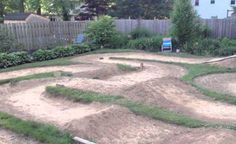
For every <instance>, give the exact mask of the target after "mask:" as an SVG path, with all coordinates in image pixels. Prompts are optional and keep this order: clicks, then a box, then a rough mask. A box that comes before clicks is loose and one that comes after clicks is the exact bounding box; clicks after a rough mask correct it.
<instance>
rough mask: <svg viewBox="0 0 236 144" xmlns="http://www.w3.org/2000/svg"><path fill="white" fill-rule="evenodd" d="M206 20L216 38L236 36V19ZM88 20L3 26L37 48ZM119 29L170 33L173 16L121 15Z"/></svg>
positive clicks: (70, 34) (69, 36)
mask: <svg viewBox="0 0 236 144" xmlns="http://www.w3.org/2000/svg"><path fill="white" fill-rule="evenodd" d="M202 22H203V23H204V24H206V25H207V26H208V27H209V28H210V29H211V32H212V33H211V34H212V37H214V38H223V37H229V38H236V19H203V20H202ZM87 25H88V21H78V22H49V23H14V24H1V25H0V29H8V32H9V33H11V34H12V35H13V37H14V38H15V39H16V40H17V41H18V42H19V43H21V44H22V45H23V46H24V49H25V50H35V49H39V48H47V47H52V46H56V45H65V44H67V43H68V42H71V41H73V39H75V37H76V36H77V34H79V33H82V32H83V31H84V30H85V28H86V27H87ZM115 25H116V29H117V30H118V31H120V32H122V33H124V34H128V33H130V32H131V31H132V30H134V29H135V28H138V27H143V28H146V29H148V30H150V31H151V32H153V33H158V34H162V35H166V34H168V33H169V31H170V27H171V21H170V20H141V19H137V20H134V19H119V20H116V21H115Z"/></svg>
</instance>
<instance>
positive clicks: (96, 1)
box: [80, 0, 114, 19]
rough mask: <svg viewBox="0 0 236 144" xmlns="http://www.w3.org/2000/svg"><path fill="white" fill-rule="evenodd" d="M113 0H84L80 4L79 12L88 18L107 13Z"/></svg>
mask: <svg viewBox="0 0 236 144" xmlns="http://www.w3.org/2000/svg"><path fill="white" fill-rule="evenodd" d="M113 1H114V0H84V4H83V5H82V6H81V10H82V12H81V14H80V15H83V16H85V15H86V17H88V18H91V19H92V18H93V17H96V16H100V15H106V14H108V10H109V9H111V8H112V6H113V4H114V3H113Z"/></svg>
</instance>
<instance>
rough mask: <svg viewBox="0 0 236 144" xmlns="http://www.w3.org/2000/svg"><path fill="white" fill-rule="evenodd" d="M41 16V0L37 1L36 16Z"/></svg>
mask: <svg viewBox="0 0 236 144" xmlns="http://www.w3.org/2000/svg"><path fill="white" fill-rule="evenodd" d="M41 14H42V6H41V0H38V9H37V15H41Z"/></svg>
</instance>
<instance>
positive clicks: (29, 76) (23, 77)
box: [0, 71, 72, 85]
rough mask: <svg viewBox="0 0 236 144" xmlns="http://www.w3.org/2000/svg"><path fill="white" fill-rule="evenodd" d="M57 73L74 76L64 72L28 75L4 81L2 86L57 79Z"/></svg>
mask: <svg viewBox="0 0 236 144" xmlns="http://www.w3.org/2000/svg"><path fill="white" fill-rule="evenodd" d="M55 73H60V76H72V73H70V72H63V71H58V72H48V73H38V74H33V75H27V76H22V77H17V78H10V79H3V80H0V85H3V84H6V83H13V84H14V83H16V82H19V81H24V80H32V79H42V78H50V77H56V74H55Z"/></svg>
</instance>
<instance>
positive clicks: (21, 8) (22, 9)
mask: <svg viewBox="0 0 236 144" xmlns="http://www.w3.org/2000/svg"><path fill="white" fill-rule="evenodd" d="M24 3H25V0H20V3H19V11H20V12H22V13H24V12H25V5H24Z"/></svg>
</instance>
